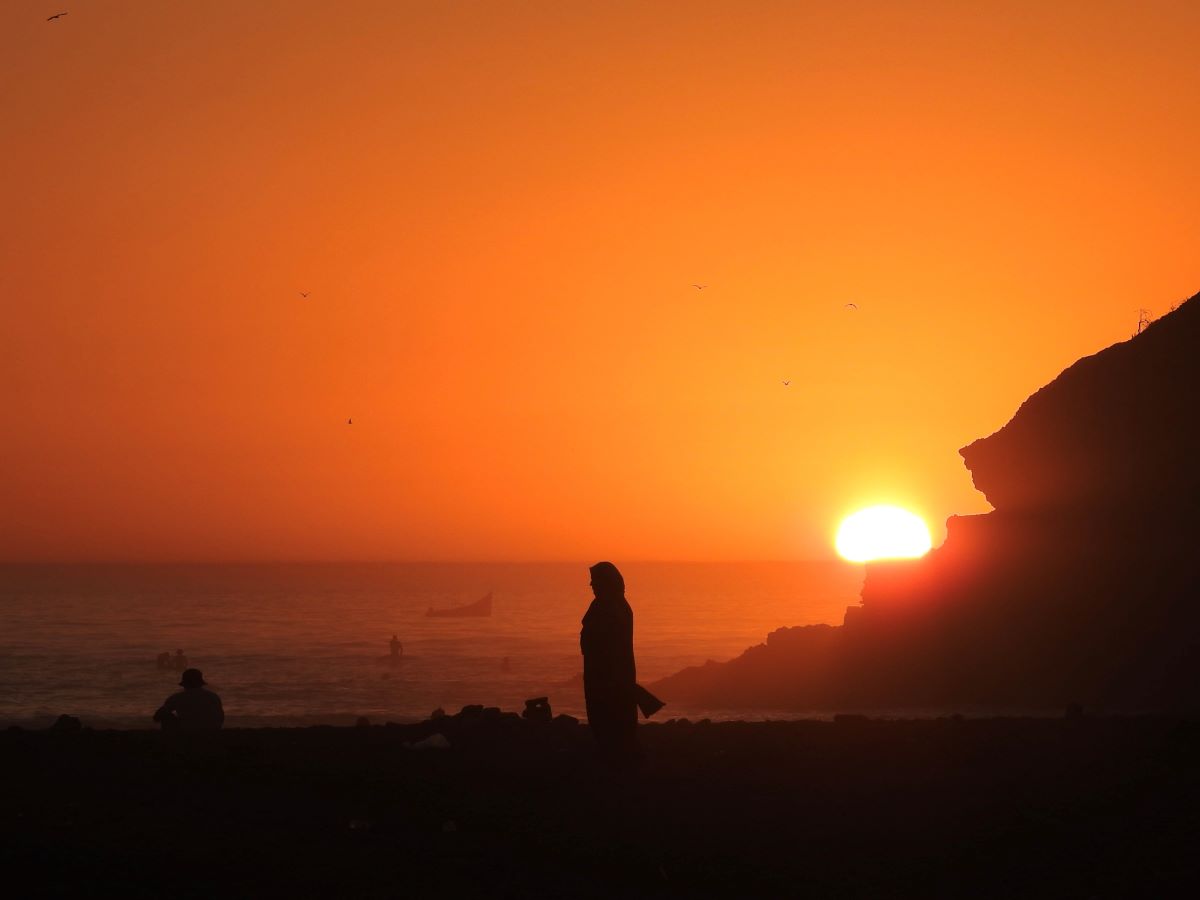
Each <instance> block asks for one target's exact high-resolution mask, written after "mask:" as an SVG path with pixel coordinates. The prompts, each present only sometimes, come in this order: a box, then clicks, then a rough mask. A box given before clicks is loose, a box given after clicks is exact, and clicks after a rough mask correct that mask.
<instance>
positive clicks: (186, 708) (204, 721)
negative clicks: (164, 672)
mask: <svg viewBox="0 0 1200 900" xmlns="http://www.w3.org/2000/svg"><path fill="white" fill-rule="evenodd" d="M179 684H180V686H181V687H182V688H183V690H182V691H180V692H179V693H178V694H172V695H171V696H170V697H168V698H167V699H166V701H165V702H164V703H163V705H162V706H160V707H159V708H158V711H157V712H155V713H154V721H155V722H158V723H159V724H160V725H162V729H163V731H216V730H217V729H219V728H220V727H221V726H222V725H223V724H224V722H225V709H224V707H222V706H221V698H220V697H218V696H217V695H216V694H215V693H213V692H212V691H210V690H208V689H207V688H206V687H205V686H204V685H205V681H204V674H203V673H202V672H201V671H200V670H199V669H188V670H187V671H185V672H184V673H183V677H182V678H180V679H179Z"/></svg>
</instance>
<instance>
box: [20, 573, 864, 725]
mask: <svg viewBox="0 0 1200 900" xmlns="http://www.w3.org/2000/svg"><path fill="white" fill-rule="evenodd" d="M621 568H622V571H623V572H624V574H625V579H626V583H627V585H628V590H627V595H628V597H629V601H630V603H631V605H632V606H633V609H634V622H635V650H636V653H637V663H638V680H639V681H641V682H642V683H648V682H650V681H653V680H654V679H656V678H660V677H662V676H664V675H669V674H671V673H672V672H676V671H678V670H679V669H681V668H683V667H685V666H691V665H698V664H701V663H703V662H705V661H706V660H708V659H716V660H725V659H729V658H731V657H733V656H736V655H737V654H738V653H740V652H741V651H742V650H744V649H745V648H746V647H749V646H751V645H753V644H757V643H761V642H762V641H763V640H764V639H765V638H766V635H767V633H768V632H769V631H771V630H773V629H775V628H779V627H780V626H783V625H806V624H813V623H818V622H840V621H841V617H842V613H843V612H844V610H845V608H846V606H847V605H849V604H851V603H854V602H856V601H857V593H858V589H859V587H860V585H861V581H862V571H861V568H860V567H856V566H850V565H845V564H840V563H825V562H821V563H747V564H724V563H721V564H707V563H696V564H691V563H685V564H680V563H642V564H628V565H622V566H621ZM488 591H492V592H493V594H494V612H493V615H492V617H491V618H477V619H443V618H429V617H427V616H426V615H425V611H426V609H427V608H428V607H429V606H435V607H445V606H453V605H457V604H463V603H469V602H471V601H474V600H477V599H479V598H480V597H482V596H483V595H484V594H485V593H487V592H488ZM590 599H591V593H590V591H589V589H588V573H587V566H586V565H585V564H579V565H573V564H558V563H553V564H491V563H477V564H476V563H472V564H461V563H455V564H432V563H429V564H427V563H401V564H388V563H380V564H344V565H342V564H337V565H333V564H330V565H324V564H320V565H221V566H123V565H122V566H115V565H114V566H101V565H94V566H93V565H89V566H2V567H0V723H4V724H9V723H22V724H39V723H42V722H45V721H48V720H49V719H52V718H54V717H56V716H57V715H59V714H60V713H70V714H72V715H77V716H80V717H82V718H83V719H84V720H85V724H91V725H94V726H97V727H105V726H113V727H144V726H149V725H150V721H149V716H150V714H151V713H152V712H153V711H154V709H155V708H156V707H157V706H158V705H159V703H161V702H162V700H163V699H164V698H165V697H166V696H167V695H168V694H169V693H171V692H173V691H174V690H177V688H176V687H175V683H176V682H177V681H178V675H177V674H176V673H173V672H166V671H160V670H158V669H157V668H156V666H155V662H154V660H155V657H156V656H157V655H158V654H159V653H161V652H163V651H164V650H169V651H171V652H172V653H174V651H175V650H176V648H181V649H183V651H184V652H185V653H186V655H187V657H188V659H189V660H190V664H191V665H193V666H196V667H198V668H200V669H203V670H204V674H205V677H206V678H207V680H208V681H209V682H210V684H211V685H212V686H213V688H214V689H215V690H217V691H218V692H219V693H220V694H221V696H222V698H223V700H224V703H225V710H226V714H227V716H228V720H227V721H228V724H230V725H295V724H314V723H329V724H347V723H349V722H351V721H353V720H354V718H356V717H357V716H360V715H365V716H368V717H370V718H371V719H372V720H373V721H377V722H382V721H387V720H393V721H406V720H414V719H419V718H424V717H425V716H427V715H428V714H429V712H430V711H431V710H432V709H434V708H435V707H438V706H442V707H444V708H445V709H446V710H447V711H450V712H454V711H456V710H457V709H458V708H459V707H461V706H462V705H464V704H467V703H483V704H486V705H497V706H501V707H503V708H505V709H511V710H517V711H519V710H520V709H521V708H522V707H523V701H524V700H525V699H526V698H528V697H534V696H539V695H543V694H548V695H549V696H550V702H551V704H552V706H553V708H554V710H555V712H568V713H572V714H574V715H582V707H583V694H582V686H581V684H580V682H579V681H578V676H579V674H580V672H581V670H582V666H581V661H580V657H579V643H578V641H579V620H580V618H581V617H582V615H583V613H584V611H585V610H586V608H587V604H588V602H589V600H590ZM393 633H395V634H397V635H398V636H399V638H400V640H401V641H402V642H403V645H404V662H403V664H402V665H400V666H397V667H393V666H390V665H389V664H388V661H387V654H388V646H387V643H388V640H389V639H390V638H391V636H392V634H393ZM505 657H507V658H508V660H509V666H508V669H507V670H505V668H504V666H503V660H504V658H505ZM663 699H665V700H667V701H668V707H667V709H666V710H664V711H663V713H660V714H659V716H660V717H662V718H667V717H669V716H691V717H696V716H701V715H709V716H711V717H713V718H723V717H724V718H728V717H732V716H735V715H736V716H738V717H744V716H745V715H746V712H745V711H739V712H737V713H733V712H730V711H722V710H700V709H694V708H683V707H680V706H678V705H672V704H670V698H669V697H664V698H663ZM767 712H769V711H763V713H764V714H766V713H767Z"/></svg>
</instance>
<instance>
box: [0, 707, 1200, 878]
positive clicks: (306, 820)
mask: <svg viewBox="0 0 1200 900" xmlns="http://www.w3.org/2000/svg"><path fill="white" fill-rule="evenodd" d="M435 733H436V734H441V735H442V736H443V737H444V738H445V741H446V743H448V744H449V746H448V747H445V748H442V749H426V750H422V749H413V748H412V747H411V745H413V744H418V743H419V742H420V741H422V740H425V739H428V738H429V737H430V736H431V735H433V734H435ZM639 736H640V741H641V745H642V747H643V749H644V752H645V759H644V761H643V763H642V765H641V766H640V768H639V769H638V770H637V771H636V772H629V773H614V772H611V771H609V770H607V769H605V768H603V767H602V766H600V765H599V763H598V761H597V760H596V758H595V755H594V752H593V748H592V740H591V735H590V734H589V733H588V730H587V727H586V725H580V724H574V723H572V722H571V721H570V720H567V719H560V720H557V721H555V722H553V723H549V724H534V723H531V722H527V721H524V720H522V719H521V718H519V717H517V716H515V715H513V714H509V715H503V714H500V713H498V712H491V713H488V714H480V713H478V712H477V713H475V714H474V715H468V716H450V717H446V718H444V719H440V720H436V721H426V722H423V723H416V724H411V725H387V724H374V725H370V726H363V727H345V728H342V727H328V726H321V727H310V728H272V729H228V730H226V731H224V732H222V733H220V734H219V735H218V736H217V737H216V739H215V740H213V741H211V742H200V743H196V742H189V741H177V740H171V739H169V736H166V735H162V734H159V733H156V732H151V731H102V730H94V731H93V730H90V729H87V728H86V727H85V728H84V729H82V730H79V731H55V730H39V731H32V730H21V729H9V730H7V731H4V732H0V761H2V762H3V771H4V772H5V781H6V782H7V786H6V788H5V796H6V802H5V804H4V807H5V811H4V813H3V815H2V817H0V819H2V821H3V829H4V833H3V835H2V837H0V846H2V848H3V849H2V850H0V860H2V862H3V866H4V871H5V872H6V874H7V876H8V880H9V882H10V883H24V884H25V885H27V887H26V888H24V889H23V890H22V894H21V895H22V896H67V895H74V896H90V895H101V894H103V895H107V896H121V897H143V896H146V897H149V896H155V897H164V896H171V897H208V896H222V897H277V896H279V897H282V896H289V897H401V896H414V895H419V896H427V897H458V896H479V897H493V898H500V897H533V896H542V897H641V896H646V897H695V896H713V897H744V896H761V897H782V896H808V897H887V896H921V897H930V896H945V897H1012V896H1047V897H1128V896H1133V895H1143V896H1157V897H1168V896H1183V895H1187V894H1190V893H1192V889H1194V888H1195V887H1196V886H1197V884H1196V882H1197V865H1196V861H1195V839H1196V835H1197V833H1198V831H1197V826H1198V825H1200V815H1198V813H1197V810H1198V808H1200V807H1198V804H1197V800H1198V799H1200V777H1198V767H1197V759H1198V754H1200V722H1197V721H1196V720H1192V719H1185V718H1169V717H1096V718H1092V717H1088V716H1076V717H1072V718H1069V719H1060V718H1053V719H1051V718H1044V719H1037V718H989V719H971V718H966V719H963V718H961V717H944V718H937V719H923V720H892V721H887V720H873V719H865V718H862V717H856V716H844V717H839V718H838V719H836V720H835V721H832V722H830V721H791V722H753V723H751V722H716V723H702V722H701V723H688V722H679V721H668V722H663V723H647V724H643V725H642V726H641V727H640V728H639ZM436 740H437V741H439V742H440V740H441V739H440V738H438V739H436ZM18 880H19V881H18Z"/></svg>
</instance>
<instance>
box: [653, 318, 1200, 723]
mask: <svg viewBox="0 0 1200 900" xmlns="http://www.w3.org/2000/svg"><path fill="white" fill-rule="evenodd" d="M1197 296H1198V297H1200V295H1197ZM1198 396H1200V299H1197V298H1196V297H1193V298H1192V299H1190V300H1188V301H1187V302H1186V303H1184V304H1182V305H1181V306H1180V307H1179V308H1178V309H1176V310H1174V311H1172V312H1171V313H1170V314H1168V315H1166V316H1164V317H1163V318H1161V319H1159V320H1157V321H1155V322H1153V323H1152V324H1150V325H1149V326H1148V327H1147V328H1145V330H1144V331H1141V332H1140V333H1139V334H1138V335H1136V336H1135V337H1134V338H1133V339H1131V340H1129V341H1125V342H1123V343H1120V344H1116V345H1114V346H1112V347H1109V348H1107V349H1105V350H1103V351H1101V352H1099V353H1097V354H1095V355H1094V356H1089V357H1086V358H1084V359H1081V360H1079V361H1078V362H1076V363H1075V364H1074V365H1072V366H1071V367H1070V368H1068V369H1067V370H1066V371H1064V372H1063V373H1062V374H1060V375H1059V376H1058V377H1057V378H1056V379H1054V381H1052V382H1051V383H1050V384H1048V385H1046V386H1045V387H1043V388H1042V389H1041V390H1039V391H1038V392H1037V393H1035V394H1034V395H1033V396H1032V397H1030V398H1029V399H1028V400H1026V401H1025V403H1023V404H1022V405H1021V407H1020V409H1019V410H1018V411H1017V413H1016V415H1015V416H1013V418H1012V420H1011V421H1010V422H1009V423H1008V424H1007V425H1005V426H1004V427H1003V428H1002V429H1000V430H999V431H997V432H996V433H995V434H993V435H991V436H990V437H986V438H983V439H982V440H978V441H975V442H974V443H972V444H971V445H969V446H967V447H965V448H963V449H962V450H961V451H960V453H961V454H962V456H963V459H964V461H965V463H966V465H967V468H968V469H969V470H970V472H971V475H972V478H973V479H974V483H975V485H976V487H977V488H978V489H979V490H980V491H982V492H983V493H984V495H985V496H986V497H987V498H988V500H989V502H990V503H991V504H992V505H993V507H994V508H995V509H994V511H993V512H990V513H987V514H985V515H978V516H955V517H951V518H950V520H949V521H948V522H947V537H946V541H945V543H944V544H943V545H942V546H941V547H939V548H937V549H935V550H933V551H931V552H930V553H929V554H928V555H927V556H925V557H924V558H922V559H920V560H914V561H904V562H899V561H897V562H886V563H876V564H870V565H868V566H867V574H866V579H865V581H864V584H863V589H862V605H861V606H860V607H853V608H851V609H850V610H848V611H847V616H846V621H845V623H844V624H843V625H842V626H814V627H807V628H786V629H780V630H779V631H776V632H774V633H772V634H771V635H770V637H769V638H768V640H767V643H766V644H765V645H761V646H759V647H754V648H751V649H750V650H748V651H746V652H745V653H744V654H743V655H742V656H741V657H739V658H737V659H735V660H732V661H730V662H728V663H723V664H717V663H710V664H709V665H707V666H703V667H696V668H693V669H688V670H685V671H683V672H680V673H678V674H676V675H673V676H671V677H669V678H667V679H664V680H662V681H660V682H657V683H656V684H655V685H653V687H654V688H655V690H656V691H657V692H659V693H661V694H662V696H664V697H666V698H667V699H668V700H679V701H684V702H699V703H707V704H712V705H724V706H733V707H737V706H759V707H765V706H781V707H793V708H801V707H809V708H829V707H838V706H847V705H852V704H853V705H862V706H882V705H892V706H921V705H928V704H963V703H974V704H990V705H1007V706H1014V707H1016V706H1023V707H1030V706H1036V707H1047V708H1050V707H1053V708H1060V709H1061V708H1063V707H1064V706H1066V705H1067V704H1069V703H1082V704H1085V705H1099V706H1102V707H1108V708H1113V709H1121V708H1126V709H1135V708H1145V709H1149V708H1192V707H1195V706H1198V705H1200V569H1198V568H1197V566H1196V565H1195V562H1194V558H1195V548H1196V547H1197V540H1198V538H1200V519H1198V516H1200V419H1198V414H1200V404H1198V403H1197V397H1198Z"/></svg>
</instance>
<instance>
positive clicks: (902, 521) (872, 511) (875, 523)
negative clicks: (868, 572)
mask: <svg viewBox="0 0 1200 900" xmlns="http://www.w3.org/2000/svg"><path fill="white" fill-rule="evenodd" d="M834 543H835V545H836V546H837V552H838V553H840V554H841V555H842V556H843V557H844V558H846V559H848V560H850V561H851V562H870V561H871V560H873V559H911V558H913V557H917V556H924V555H925V554H926V553H928V552H929V548H930V547H931V546H933V541H932V540H931V538H930V537H929V528H928V526H926V524H925V522H924V521H923V520H922V519H921V517H920V516H918V515H917V514H916V513H911V512H909V511H908V510H906V509H901V508H900V507H898V506H869V507H867V508H866V509H860V510H859V511H858V512H855V513H851V514H850V515H848V516H846V518H845V519H843V520H842V524H841V526H840V527H839V528H838V533H837V539H836V540H835V542H834Z"/></svg>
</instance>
